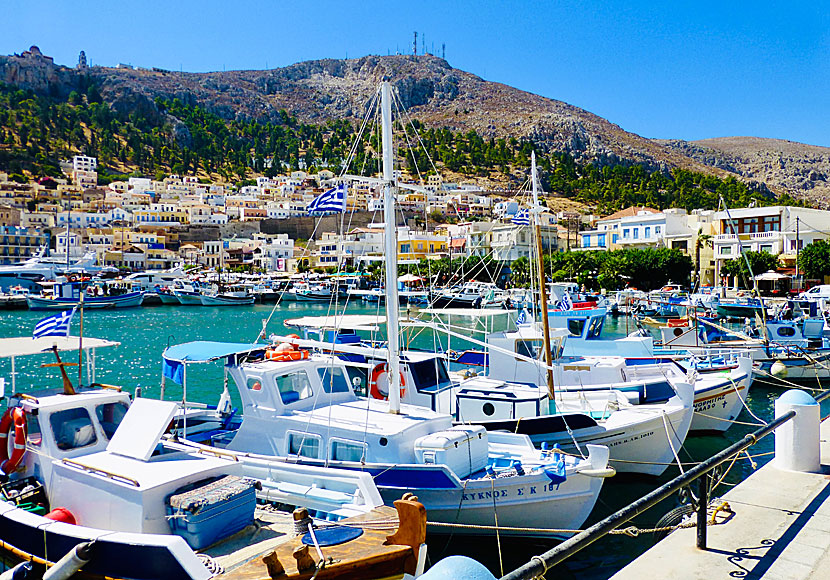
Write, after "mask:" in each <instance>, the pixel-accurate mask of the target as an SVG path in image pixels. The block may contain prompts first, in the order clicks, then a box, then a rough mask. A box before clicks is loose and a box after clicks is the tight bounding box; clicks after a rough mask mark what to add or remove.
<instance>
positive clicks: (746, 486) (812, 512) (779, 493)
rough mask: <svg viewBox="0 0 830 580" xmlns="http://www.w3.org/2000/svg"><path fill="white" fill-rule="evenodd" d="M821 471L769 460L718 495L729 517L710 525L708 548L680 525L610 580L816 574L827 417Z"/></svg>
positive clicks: (795, 579) (789, 578)
mask: <svg viewBox="0 0 830 580" xmlns="http://www.w3.org/2000/svg"><path fill="white" fill-rule="evenodd" d="M821 463H822V472H821V473H798V472H790V471H781V470H779V469H777V468H776V467H774V465H773V464H772V463H769V464H767V465H765V466H764V467H762V468H761V469H759V470H758V471H757V472H755V473H753V474H752V475H751V476H750V477H748V478H747V479H746V480H744V481H743V482H742V483H741V484H740V485H738V486H737V487H735V488H733V489H732V490H730V491H729V493H727V494H726V495H724V496H723V499H724V500H726V501H727V502H729V505H730V506H731V508H732V510H733V511H734V512H735V515H734V516H733V517H732V518H731V519H730V520H729V521H728V522H727V523H725V524H722V525H717V526H709V528H708V542H707V545H708V549H707V550H698V549H697V548H696V547H695V535H696V530H695V529H694V528H687V529H680V530H677V531H675V532H673V533H672V534H671V535H669V536H668V537H667V538H665V539H664V540H662V541H661V542H660V543H658V544H657V545H655V546H654V547H653V548H651V549H650V550H648V551H647V552H646V553H645V554H643V555H642V556H640V557H639V558H637V559H636V560H634V561H633V562H632V563H631V564H629V565H628V566H626V567H625V568H623V569H622V570H620V571H619V572H618V573H617V574H615V575H614V576H613V577H612V580H650V579H652V578H654V579H660V580H662V579H664V578H672V579H674V580H698V579H699V580H721V579H723V580H728V579H733V578H745V579H749V580H759V579H767V580H785V579H786V580H819V579H824V578H827V577H828V570H830V477H828V474H829V473H830V421H824V422H823V423H822V425H821Z"/></svg>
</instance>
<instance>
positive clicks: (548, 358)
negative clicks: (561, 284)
mask: <svg viewBox="0 0 830 580" xmlns="http://www.w3.org/2000/svg"><path fill="white" fill-rule="evenodd" d="M530 173H531V176H532V182H533V230H534V234H535V237H536V257H537V268H538V274H539V301H540V302H541V304H540V307H539V309H540V310H541V312H542V332H543V333H544V345H545V363H546V364H547V365H548V368H547V378H548V397H550V400H551V401H553V399H554V390H553V369H552V368H551V367H552V366H553V353H552V352H551V350H550V321H549V320H548V289H547V284H546V283H545V263H544V260H543V254H542V227H541V226H540V224H539V194H538V191H537V187H538V184H537V181H536V152H535V151H533V152H531V154H530Z"/></svg>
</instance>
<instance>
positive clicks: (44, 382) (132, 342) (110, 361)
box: [0, 303, 782, 579]
mask: <svg viewBox="0 0 830 580" xmlns="http://www.w3.org/2000/svg"><path fill="white" fill-rule="evenodd" d="M333 312H334V309H333V307H330V306H329V305H328V304H309V303H290V304H285V305H281V306H278V307H277V308H276V309H274V308H273V305H256V306H251V307H230V308H206V307H198V306H194V307H178V306H158V307H144V308H136V309H125V310H113V311H92V312H86V313H85V317H84V334H85V335H86V336H93V337H96V338H106V339H110V340H115V341H118V342H120V343H121V346H118V347H114V348H106V349H101V350H99V351H98V353H97V357H96V358H97V364H96V367H97V375H96V380H97V381H98V382H102V383H108V384H115V385H120V386H122V387H123V388H124V389H126V390H129V391H131V392H132V391H133V390H134V389H135V388H137V387H141V388H142V390H143V394H144V396H147V397H157V396H158V395H159V394H160V382H161V353H162V351H163V350H164V348H165V347H166V346H168V345H172V344H178V343H182V342H187V341H191V340H218V341H231V342H253V341H254V340H255V339H256V338H257V336H258V335H259V333H260V331H261V330H262V325H263V321H265V320H266V319H268V318H269V316H271V319H270V322H269V323H268V326H267V328H266V332H267V333H268V334H271V333H276V334H287V333H290V332H293V330H291V329H287V328H286V327H285V326H284V325H283V322H284V321H285V320H286V319H290V318H298V317H300V316H323V315H326V314H330V313H333ZM348 313H350V314H383V312H382V307H380V308H379V307H378V306H377V305H371V306H367V305H364V304H363V303H361V304H358V305H353V306H350V307H349V309H348ZM44 316H45V314H44V313H42V312H28V311H9V312H2V313H0V337H11V336H30V335H31V331H32V328H33V327H34V325H35V324H36V323H37V321H38V320H40V319H41V318H43V317H44ZM77 318H78V315H76V319H75V320H74V321H73V325H72V333H73V334H77V329H78V320H77ZM453 324H459V325H464V324H466V325H467V326H470V325H471V324H472V323H470V322H466V323H465V322H463V321H460V320H453ZM632 328H633V325H632ZM626 330H627V327H626V320H625V318H618V319H613V318H610V317H609V318H608V320H607V323H606V330H605V335H606V336H607V337H608V338H613V337H618V336H623V335H624V334H625V333H626ZM452 340H453V342H452V343H448V342H447V340H446V339H445V338H444V339H443V340H439V339H437V338H436V337H435V336H433V335H432V334H430V333H426V332H423V331H422V332H421V333H418V334H413V335H411V336H410V337H409V338H405V339H404V341H405V343H406V342H407V341H409V344H412V345H413V346H417V347H421V348H439V347H440V348H447V347H452V348H454V349H458V348H461V347H463V346H464V345H463V344H461V343H460V342H459V341H458V340H457V339H452ZM63 358H64V360H66V361H69V362H77V355H75V354H71V353H65V354H64V356H63ZM53 360H54V357H53V355H51V354H43V355H37V356H33V357H27V358H23V359H17V361H16V370H17V386H18V390H20V391H23V392H26V391H31V390H35V389H40V388H43V387H46V386H59V384H60V381H59V378H58V373H57V371H56V369H54V368H45V369H44V368H40V365H41V364H42V363H46V362H53ZM10 372H11V368H10V363H9V360H8V359H0V377H5V378H6V379H7V392H9V391H10V388H9V386H8V383H9V381H10ZM69 373H70V376H71V377H72V378H73V382H77V369H74V368H70V369H69ZM84 382H88V380H87V378H86V375H85V378H84ZM221 386H222V370H221V364H220V363H218V362H217V363H211V364H205V365H190V366H189V368H188V396H187V398H188V400H190V401H199V402H205V403H216V401H217V400H218V397H219V394H220V391H221ZM781 392H782V391H781V389H776V388H771V387H763V386H759V385H757V384H756V385H753V387H752V390H751V391H750V393H749V396H748V405H749V407H750V408H751V409H752V411H753V412H754V413H755V414H756V415H757V416H758V417H759V418H761V419H763V420H765V421H766V420H769V419H770V418H771V417H772V402H773V401H774V400H775V398H777V397H778V396H779V395H780V394H781ZM231 394H232V397H234V398H235V397H236V393H235V390H234V389H231ZM181 396H182V393H181V387H179V386H177V385H175V384H172V383H170V381H168V384H167V387H166V396H165V398H167V399H178V400H180V399H181ZM738 420H739V421H743V422H747V423H756V420H755V419H754V418H753V417H752V416H751V415H750V414H749V413H748V412H747V411H746V410H744V412H743V413H742V414H741V416H740V417H739V418H738ZM754 429H755V427H754V426H752V425H734V426H733V427H732V428H731V429H729V431H727V433H726V435H725V436H702V437H701V436H698V437H690V438H689V439H688V440H687V441H686V444H685V445H684V448H683V450H682V452H681V459H682V460H683V461H700V460H702V459H705V458H707V457H709V456H711V455H712V454H714V453H716V452H717V451H719V450H721V449H723V448H724V447H726V446H727V445H729V444H730V443H732V442H733V441H736V440H738V439H740V438H741V437H743V436H744V435H745V434H746V433H749V432H751V431H753V430H754ZM772 444H773V440H772V437H768V438H766V439H764V440H762V441H761V442H760V443H759V444H758V445H756V446H755V447H753V448H752V449H751V452H752V453H753V454H763V453H767V452H769V451H770V450H771V449H772ZM769 458H770V457H769V456H768V455H762V456H759V457H757V458H756V461H757V464H758V466H760V465H763V464H764V463H766V462H767V461H768V460H769ZM752 469H753V468H752V466H751V465H750V462H749V461H747V460H741V461H738V462H737V463H736V464H735V466H734V467H733V468H732V470H731V471H730V472H729V474H727V476H726V477H725V480H724V481H725V483H726V484H728V485H732V484H734V483H737V482H739V481H741V480H742V479H743V478H744V477H746V476H747V475H748V474H749V473H751V472H752ZM675 475H677V469H676V468H670V469H669V470H668V471H667V473H666V474H665V475H663V476H662V477H660V478H659V479H655V478H649V477H644V476H630V475H629V476H622V475H620V476H616V477H615V478H613V479H612V480H609V481H608V482H607V483H606V485H605V486H604V488H603V491H602V494H601V496H600V501H599V503H598V504H597V507H596V509H595V510H594V512H593V513H592V515H591V518H590V520H589V522H588V523H589V524H590V523H592V522H594V521H597V520H598V519H601V518H602V517H604V516H606V515H608V514H610V513H612V512H613V511H615V510H617V509H619V508H620V507H622V506H623V505H625V504H627V503H629V502H630V501H632V500H634V499H636V498H638V497H640V496H642V495H644V494H646V493H648V492H649V491H651V490H652V489H654V487H655V486H656V485H658V484H660V483H663V482H666V481H668V480H669V479H671V478H672V477H674V476H675ZM728 485H724V486H722V487H721V488H720V489H719V490H718V491H717V492H716V493H718V492H719V493H725V491H726V490H727V489H728ZM675 505H677V499H676V498H670V499H669V500H666V501H665V502H663V503H662V504H661V505H659V506H657V507H655V508H653V509H652V510H650V511H649V512H647V513H646V514H643V515H642V516H641V517H640V518H638V519H637V520H635V522H634V523H635V524H636V525H639V526H642V527H649V526H652V525H653V524H654V522H656V521H657V519H659V518H660V517H661V516H662V515H663V514H664V513H666V512H667V511H668V510H669V509H671V508H672V507H674V506H675ZM552 545H553V544H551V543H550V542H544V541H528V540H521V541H518V540H507V539H502V542H501V547H502V556H503V558H502V564H503V566H504V570H505V571H508V570H510V569H512V568H515V567H516V566H518V565H520V564H523V563H524V562H526V561H527V560H528V559H529V558H530V557H531V556H533V555H534V554H539V553H541V552H544V551H545V550H547V549H549V548H550V547H551V546H552ZM650 546H651V536H650V535H649V536H640V537H639V538H629V537H626V536H608V537H606V538H605V539H603V540H602V541H600V542H598V543H596V544H594V545H593V546H591V547H590V548H588V549H587V550H585V551H583V552H581V553H579V554H577V555H576V556H575V557H573V558H571V559H570V560H569V561H568V562H567V563H566V564H564V565H563V566H560V567H559V569H557V570H554V571H551V572H550V573H549V574H548V577H549V578H553V577H557V578H559V577H563V576H564V577H565V578H568V577H579V578H580V579H586V578H587V579H600V578H608V577H609V576H611V575H612V574H613V573H614V572H615V571H616V570H618V569H620V568H621V567H622V566H624V565H625V564H626V563H627V562H629V561H630V560H632V559H633V558H635V557H636V556H637V555H639V554H640V553H641V552H642V551H644V550H646V549H647V548H648V547H650ZM450 554H465V555H468V556H471V557H474V558H476V559H478V560H480V561H483V562H484V563H485V564H486V565H487V566H488V567H489V568H490V569H491V571H492V572H493V573H494V574H496V575H497V576H498V575H499V573H500V567H501V566H500V563H499V558H498V551H497V544H496V541H495V539H494V538H478V537H477V538H475V539H473V540H469V539H460V538H452V537H436V538H433V539H431V540H430V559H431V560H432V561H435V560H437V559H440V558H442V557H444V556H447V555H450Z"/></svg>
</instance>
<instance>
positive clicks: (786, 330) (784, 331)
mask: <svg viewBox="0 0 830 580" xmlns="http://www.w3.org/2000/svg"><path fill="white" fill-rule="evenodd" d="M778 336H795V328H793V327H792V326H781V327H779V328H778Z"/></svg>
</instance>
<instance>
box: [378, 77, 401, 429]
mask: <svg viewBox="0 0 830 580" xmlns="http://www.w3.org/2000/svg"><path fill="white" fill-rule="evenodd" d="M381 123H382V128H381V135H382V143H383V182H384V185H383V218H384V219H383V221H384V236H383V242H384V246H385V248H384V249H385V252H386V335H387V336H386V340H387V352H388V356H389V359H388V361H387V367H386V368H387V371H388V372H387V377H388V383H389V412H390V413H395V414H397V413H400V412H401V391H400V388H401V373H400V344H399V336H398V327H399V324H398V240H397V228H396V227H395V174H394V169H393V167H394V166H393V164H394V154H393V143H392V89H391V87H390V85H389V82H388V81H384V82H383V83H382V84H381Z"/></svg>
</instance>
